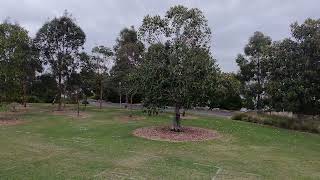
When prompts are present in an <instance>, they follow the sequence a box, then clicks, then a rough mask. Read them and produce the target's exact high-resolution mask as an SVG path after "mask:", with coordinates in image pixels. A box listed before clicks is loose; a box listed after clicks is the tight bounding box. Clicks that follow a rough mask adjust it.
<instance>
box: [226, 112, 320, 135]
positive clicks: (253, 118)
mask: <svg viewBox="0 0 320 180" xmlns="http://www.w3.org/2000/svg"><path fill="white" fill-rule="evenodd" d="M232 119H233V120H239V121H246V122H252V123H258V124H264V125H269V126H275V127H279V128H284V129H291V130H297V131H304V132H311V133H320V120H319V119H314V120H310V119H297V118H288V117H282V116H275V115H267V114H263V113H261V114H260V113H253V112H248V113H239V114H236V115H234V116H233V117H232Z"/></svg>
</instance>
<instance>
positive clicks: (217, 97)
mask: <svg viewBox="0 0 320 180" xmlns="http://www.w3.org/2000/svg"><path fill="white" fill-rule="evenodd" d="M217 77H218V78H217V82H216V83H213V84H216V86H215V87H213V88H212V89H213V92H212V93H211V92H209V93H210V95H209V100H210V102H209V107H210V108H221V109H228V110H239V109H240V108H241V107H242V99H241V97H240V93H241V92H240V90H241V89H240V88H241V83H240V81H239V80H238V79H237V78H236V76H235V74H232V73H221V74H220V75H219V76H217ZM212 81H214V80H212Z"/></svg>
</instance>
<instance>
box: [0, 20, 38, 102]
mask: <svg viewBox="0 0 320 180" xmlns="http://www.w3.org/2000/svg"><path fill="white" fill-rule="evenodd" d="M41 70H42V66H41V61H40V60H39V58H38V56H37V51H36V50H35V48H34V46H33V42H32V39H31V38H30V37H29V36H28V32H27V31H26V30H25V29H24V28H22V27H21V26H20V25H18V24H12V23H10V22H8V21H6V22H4V23H3V24H1V25H0V83H1V85H0V88H1V93H0V96H3V97H4V99H5V100H6V101H9V102H10V101H14V100H16V101H19V99H20V97H21V99H22V102H23V104H24V106H26V98H27V87H28V86H29V85H30V83H31V81H32V80H33V79H34V78H35V75H36V72H37V71H38V72H40V71H41Z"/></svg>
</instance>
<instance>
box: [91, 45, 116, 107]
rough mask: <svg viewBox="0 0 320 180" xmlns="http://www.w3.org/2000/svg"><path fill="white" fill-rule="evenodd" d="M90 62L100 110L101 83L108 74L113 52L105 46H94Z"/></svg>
mask: <svg viewBox="0 0 320 180" xmlns="http://www.w3.org/2000/svg"><path fill="white" fill-rule="evenodd" d="M92 54H93V56H92V61H93V64H94V69H95V71H96V75H97V77H96V78H97V79H96V80H97V83H98V87H99V88H98V89H99V103H100V105H99V107H100V109H101V108H102V95H103V83H104V79H105V76H106V75H107V73H108V67H109V65H110V64H109V63H110V60H111V58H112V56H113V52H112V50H111V49H110V48H108V47H105V46H96V47H94V48H92Z"/></svg>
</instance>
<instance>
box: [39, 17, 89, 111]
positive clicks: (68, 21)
mask: <svg viewBox="0 0 320 180" xmlns="http://www.w3.org/2000/svg"><path fill="white" fill-rule="evenodd" d="M85 38H86V36H85V33H84V32H83V31H82V29H81V28H80V27H79V26H78V25H77V24H76V23H75V21H74V20H73V19H72V17H71V16H70V15H69V14H68V13H67V12H65V13H64V15H63V16H61V17H58V18H54V19H52V20H51V21H49V22H46V23H45V24H44V25H43V26H42V27H41V28H40V29H39V31H38V32H37V34H36V38H35V44H36V46H37V47H38V49H39V51H40V55H41V57H42V59H44V60H45V62H46V63H48V64H49V65H50V68H51V71H52V73H53V74H54V76H55V77H56V79H57V82H58V89H59V90H58V96H57V98H58V101H59V106H58V110H62V98H61V96H62V93H63V89H64V88H63V87H64V86H63V82H65V81H66V77H67V75H68V73H69V70H70V67H71V66H72V64H74V62H75V60H76V58H77V56H78V54H79V50H80V49H81V48H82V46H83V44H84V42H85Z"/></svg>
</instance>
